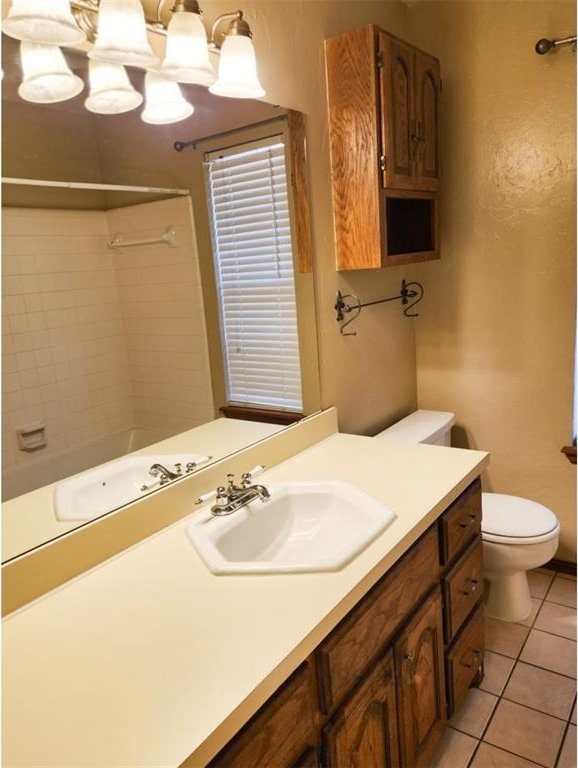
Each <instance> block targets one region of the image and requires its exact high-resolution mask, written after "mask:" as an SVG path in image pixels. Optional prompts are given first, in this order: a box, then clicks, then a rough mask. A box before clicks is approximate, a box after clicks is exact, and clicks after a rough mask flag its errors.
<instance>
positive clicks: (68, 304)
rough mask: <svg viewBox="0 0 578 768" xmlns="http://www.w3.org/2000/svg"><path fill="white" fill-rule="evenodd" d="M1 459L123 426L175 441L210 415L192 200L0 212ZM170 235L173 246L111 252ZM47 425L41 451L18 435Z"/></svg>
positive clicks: (10, 460) (7, 462) (30, 458)
mask: <svg viewBox="0 0 578 768" xmlns="http://www.w3.org/2000/svg"><path fill="white" fill-rule="evenodd" d="M2 227H3V232H2V234H3V265H2V268H3V283H2V307H3V343H2V353H3V361H2V362H3V369H2V370H3V374H2V384H3V435H2V437H3V440H2V447H3V464H4V467H10V466H14V465H15V464H19V463H22V462H28V463H30V464H32V463H33V462H34V461H37V460H38V459H42V458H45V457H46V456H48V455H50V454H55V453H59V452H61V451H64V450H67V449H75V448H77V447H78V446H80V445H82V444H85V443H88V442H90V441H93V440H96V439H99V438H103V437H106V436H107V435H110V434H113V433H116V432H119V431H122V430H126V429H130V428H144V429H154V430H160V431H162V432H163V433H167V434H172V433H175V432H179V431H183V430H185V429H190V428H192V427H194V426H197V425H198V424H200V423H204V422H206V421H208V420H210V419H212V418H213V416H214V411H213V402H212V394H211V384H210V370H209V358H208V350H207V342H206V334H205V325H204V315H203V304H202V294H201V287H200V278H199V269H198V261H197V252H196V242H195V236H194V230H193V225H192V213H191V208H190V201H189V199H188V198H177V199H171V200H165V201H159V202H154V203H145V204H141V205H136V206H130V207H127V208H121V209H116V210H110V211H106V212H105V211H66V210H43V209H42V210H41V209H19V208H6V209H3V216H2ZM167 227H171V228H174V229H175V231H176V234H177V243H178V246H177V247H176V248H173V247H169V246H167V245H148V246H137V247H130V248H122V249H118V250H113V249H111V248H109V247H108V242H109V240H110V239H111V237H112V236H113V235H115V234H119V233H120V234H122V235H123V237H124V238H125V239H126V240H140V239H147V238H152V237H157V236H159V235H161V234H162V233H163V232H164V231H165V229H166V228H167ZM37 421H42V422H44V423H45V425H46V435H47V438H48V445H47V447H46V448H45V449H41V450H38V451H35V452H32V453H26V452H23V451H20V450H19V449H18V447H17V442H16V434H15V430H16V428H17V427H20V426H27V425H29V424H32V423H34V422H37Z"/></svg>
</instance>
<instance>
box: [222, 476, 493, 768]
mask: <svg viewBox="0 0 578 768" xmlns="http://www.w3.org/2000/svg"><path fill="white" fill-rule="evenodd" d="M480 530H481V485H480V481H479V480H475V481H474V482H473V483H472V484H471V485H470V486H469V487H468V488H467V489H466V490H465V491H464V492H463V493H462V494H461V495H460V496H459V497H458V499H457V500H456V501H455V502H454V503H453V504H452V505H451V506H450V507H449V508H448V509H447V510H446V511H445V512H444V513H443V514H442V515H441V516H440V518H439V519H438V520H437V521H436V522H435V523H433V525H432V526H430V528H429V529H428V530H427V532H426V533H425V534H423V536H421V538H420V539H419V540H418V541H417V542H416V543H415V544H414V545H413V546H412V547H411V548H410V550H409V551H408V552H407V553H406V554H405V555H404V556H403V557H402V558H401V559H400V560H399V561H398V562H397V563H396V565H395V566H394V567H393V568H392V569H391V570H390V571H388V572H387V573H386V574H385V575H384V576H383V577H382V578H381V579H380V580H379V581H378V583H377V584H376V585H375V586H374V587H373V588H372V589H371V590H370V591H369V592H368V594H367V595H365V597H363V598H362V600H360V601H359V603H358V604H357V605H356V606H355V607H354V608H353V609H352V610H351V611H350V612H349V613H348V615H347V616H346V617H345V618H344V619H343V620H342V621H341V623H340V624H339V625H338V626H337V627H336V628H335V629H334V630H333V631H332V632H331V633H330V634H329V636H328V637H327V638H326V639H325V640H324V641H323V642H322V643H320V644H319V645H318V647H317V648H316V649H315V651H314V652H313V654H311V656H310V657H309V658H308V659H307V660H306V661H305V662H304V663H303V664H302V665H301V666H300V667H299V668H298V669H297V670H296V671H295V672H294V673H293V675H292V676H291V678H290V679H289V680H288V681H287V682H286V683H285V684H284V685H283V686H282V688H281V689H280V690H279V691H277V693H275V694H274V695H273V697H271V699H270V700H269V701H268V702H267V703H266V704H265V705H264V706H263V707H262V708H261V709H260V710H259V712H258V713H257V714H256V715H255V716H254V717H253V718H252V720H251V722H250V723H249V724H247V725H246V726H245V728H244V729H243V730H242V732H241V733H240V734H239V735H238V736H236V737H235V738H234V739H233V740H232V741H231V742H230V743H229V744H228V745H227V746H226V747H225V749H223V750H222V751H221V752H220V753H219V755H218V756H217V757H216V758H215V759H214V760H213V761H211V763H210V766H211V768H247V766H265V765H266V766H270V767H271V768H273V767H277V766H278V767H279V768H291V767H294V768H298V767H299V768H302V767H303V766H307V768H309V766H311V767H312V768H313V767H314V766H315V767H316V768H317V767H318V766H321V765H323V766H335V767H337V766H341V767H342V768H382V767H383V766H398V765H403V766H404V767H405V768H412V767H413V766H416V767H417V766H423V767H424V768H425V767H426V766H428V765H430V762H431V755H432V752H433V750H434V749H435V746H436V744H437V742H438V737H439V735H440V734H441V732H442V731H443V728H444V725H445V720H446V718H447V717H450V716H451V714H452V712H453V710H454V708H455V707H456V706H457V704H458V703H459V702H460V700H461V699H462V698H463V696H464V694H465V692H466V690H467V689H468V687H469V686H470V685H471V684H473V683H475V682H479V681H480V680H481V677H482V675H483V648H484V625H483V608H482V604H481V598H482V593H483V577H482V545H481V536H480Z"/></svg>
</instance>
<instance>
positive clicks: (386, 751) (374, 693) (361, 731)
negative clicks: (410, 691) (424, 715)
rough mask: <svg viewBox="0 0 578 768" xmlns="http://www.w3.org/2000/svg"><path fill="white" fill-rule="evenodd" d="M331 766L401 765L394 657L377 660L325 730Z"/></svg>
mask: <svg viewBox="0 0 578 768" xmlns="http://www.w3.org/2000/svg"><path fill="white" fill-rule="evenodd" d="M323 744H324V753H325V761H324V764H325V765H326V766H327V768H397V766H399V751H398V729H397V715H396V701H395V681H394V665H393V656H392V653H391V652H390V653H389V654H388V655H387V656H386V657H385V658H384V659H382V660H380V661H378V662H377V664H376V665H375V667H374V668H373V669H372V671H371V672H370V673H369V675H367V677H366V678H365V679H364V680H363V682H362V683H361V684H360V685H359V686H358V688H357V689H356V690H355V691H354V692H353V694H352V695H351V696H350V697H349V699H347V700H346V702H345V703H344V704H343V705H342V706H341V707H340V708H339V709H338V710H337V712H336V714H335V715H334V717H333V718H332V720H331V721H330V723H329V724H328V725H327V726H326V727H325V728H324V730H323Z"/></svg>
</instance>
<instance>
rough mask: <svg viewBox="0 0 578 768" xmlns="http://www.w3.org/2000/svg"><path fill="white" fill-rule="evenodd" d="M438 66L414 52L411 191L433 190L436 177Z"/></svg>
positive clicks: (437, 161) (439, 85) (437, 162)
mask: <svg viewBox="0 0 578 768" xmlns="http://www.w3.org/2000/svg"><path fill="white" fill-rule="evenodd" d="M440 88H441V80H440V65H439V61H438V60H437V59H434V58H433V56H428V55H427V54H426V53H422V51H417V52H416V54H415V59H414V114H413V130H412V135H411V139H412V142H413V145H414V146H415V153H414V160H415V166H414V173H413V184H414V189H423V190H429V191H435V190H437V188H438V186H439V178H440V151H439V101H440Z"/></svg>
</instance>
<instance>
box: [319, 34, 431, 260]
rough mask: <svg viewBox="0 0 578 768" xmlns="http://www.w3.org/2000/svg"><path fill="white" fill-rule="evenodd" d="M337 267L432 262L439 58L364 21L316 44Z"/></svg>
mask: <svg viewBox="0 0 578 768" xmlns="http://www.w3.org/2000/svg"><path fill="white" fill-rule="evenodd" d="M325 56H326V68H327V94H328V106H329V136H330V152H331V176H332V190H333V216H334V226H335V239H336V249H337V268H338V269H341V270H346V269H372V268H373V269H375V268H380V267H384V266H390V265H394V264H407V263H412V262H417V261H425V260H429V259H436V258H439V204H438V197H437V190H438V188H439V178H440V154H439V128H438V126H439V96H440V89H441V80H440V68H439V62H438V60H437V59H435V58H434V57H433V56H430V55H429V54H427V53H424V52H423V51H420V50H419V49H417V48H414V47H413V46H411V45H409V44H408V43H405V42H403V41H402V40H399V39H398V38H396V37H394V36H392V35H389V34H388V33H386V32H383V31H382V30H380V29H378V28H377V27H375V26H373V25H369V26H367V27H362V28H361V29H358V30H354V31H353V32H347V33H345V34H342V35H339V36H338V37H335V38H331V39H330V40H326V41H325Z"/></svg>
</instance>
